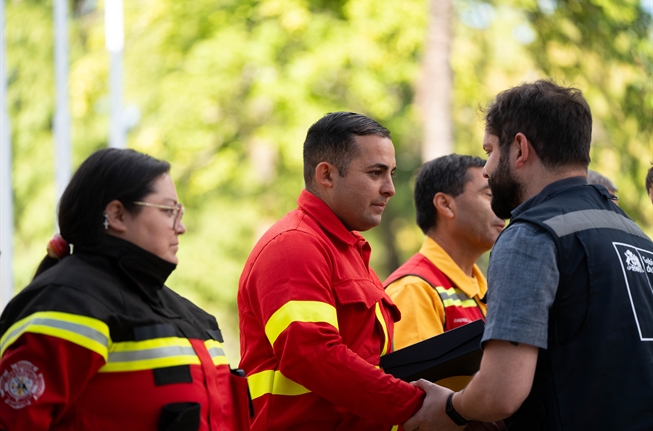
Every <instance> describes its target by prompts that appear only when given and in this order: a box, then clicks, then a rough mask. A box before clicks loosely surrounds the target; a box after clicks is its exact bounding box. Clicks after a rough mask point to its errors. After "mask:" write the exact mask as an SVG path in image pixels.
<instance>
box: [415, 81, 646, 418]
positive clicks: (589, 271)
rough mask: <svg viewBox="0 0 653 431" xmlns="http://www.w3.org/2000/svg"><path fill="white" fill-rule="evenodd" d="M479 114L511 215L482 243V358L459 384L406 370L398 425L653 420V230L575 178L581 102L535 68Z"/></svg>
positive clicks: (586, 131)
mask: <svg viewBox="0 0 653 431" xmlns="http://www.w3.org/2000/svg"><path fill="white" fill-rule="evenodd" d="M485 119H486V128H485V137H484V139H483V148H484V150H485V151H486V153H487V155H488V160H487V163H486V165H485V168H484V171H483V173H484V175H485V176H486V177H487V178H488V181H489V184H490V188H491V190H492V202H491V204H492V209H493V210H494V212H495V213H496V214H497V215H498V216H499V217H501V218H510V224H509V225H508V227H507V228H506V229H505V230H504V231H503V232H502V234H501V235H500V236H499V238H498V239H497V241H496V243H495V245H494V248H493V250H492V255H491V257H490V264H489V268H488V295H487V305H488V310H487V320H486V327H485V332H484V334H483V339H482V343H483V348H484V351H483V358H482V361H481V367H480V370H479V372H478V373H477V374H476V375H475V376H474V377H473V378H472V381H471V382H470V383H469V385H467V387H466V388H465V389H464V390H463V391H461V392H455V393H454V392H452V391H450V390H448V389H445V388H443V387H440V386H437V385H434V384H431V383H429V382H426V381H419V382H417V383H416V384H417V385H418V386H419V387H421V388H423V389H424V390H425V391H426V393H427V398H426V401H425V403H424V405H423V407H422V409H421V410H420V411H419V412H418V413H417V414H416V415H415V416H414V417H413V418H411V419H410V420H409V421H407V422H406V423H405V424H404V428H405V429H406V430H407V431H414V430H415V429H418V428H419V430H420V431H425V430H432V429H433V430H449V429H460V427H461V426H463V425H464V424H465V423H466V422H467V421H468V420H472V419H474V420H479V421H483V422H489V421H495V420H499V419H505V424H506V425H507V426H508V429H509V430H511V431H512V430H551V431H552V430H585V429H587V430H606V431H607V430H617V429H618V430H631V431H635V430H650V429H653V409H652V408H651V406H653V291H652V290H651V285H652V284H653V242H651V240H650V238H648V237H647V236H646V234H645V233H644V232H642V230H641V229H640V228H639V227H638V226H637V224H635V223H634V222H633V221H632V220H631V219H630V218H628V216H627V215H626V214H625V213H624V212H623V211H622V210H621V209H620V208H619V207H618V206H616V205H614V204H613V202H612V195H611V194H610V193H609V192H608V191H607V190H605V189H604V188H602V187H595V186H594V185H590V184H588V183H587V166H588V165H589V162H590V141H591V131H592V116H591V113H590V109H589V106H588V105H587V102H586V101H585V99H584V98H583V96H582V94H581V92H580V91H579V90H577V89H575V88H566V87H561V86H558V85H556V84H555V83H553V82H551V81H547V80H540V81H537V82H534V83H527V84H522V85H520V86H518V87H515V88H511V89H509V90H506V91H504V92H502V93H500V94H499V95H498V96H497V97H496V100H495V101H494V102H493V103H491V104H490V106H489V108H488V109H487V110H486V115H485Z"/></svg>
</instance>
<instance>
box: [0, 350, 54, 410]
mask: <svg viewBox="0 0 653 431" xmlns="http://www.w3.org/2000/svg"><path fill="white" fill-rule="evenodd" d="M43 391H45V382H44V380H43V374H42V373H40V372H39V369H38V367H35V366H34V365H33V364H32V363H31V362H29V361H18V362H16V363H15V364H12V365H11V369H10V370H5V372H4V373H2V376H0V398H2V399H3V400H4V401H5V403H7V404H9V405H10V406H11V407H13V408H15V409H21V408H23V407H25V406H28V405H30V404H32V402H34V401H36V400H37V399H38V398H39V397H40V396H41V395H43Z"/></svg>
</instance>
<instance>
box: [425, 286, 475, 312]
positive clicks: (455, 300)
mask: <svg viewBox="0 0 653 431" xmlns="http://www.w3.org/2000/svg"><path fill="white" fill-rule="evenodd" d="M435 290H437V292H438V293H439V294H440V298H442V302H443V303H444V306H445V307H451V306H454V307H463V308H474V307H477V304H476V301H474V300H473V299H471V298H469V297H468V296H467V295H466V294H465V292H463V291H462V290H460V289H457V288H454V287H450V288H449V289H445V288H444V287H442V286H438V287H436V288H435Z"/></svg>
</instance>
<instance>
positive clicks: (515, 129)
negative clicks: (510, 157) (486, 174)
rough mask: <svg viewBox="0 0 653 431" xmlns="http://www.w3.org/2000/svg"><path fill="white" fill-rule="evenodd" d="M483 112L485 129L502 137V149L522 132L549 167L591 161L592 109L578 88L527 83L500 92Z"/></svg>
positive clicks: (581, 164) (551, 83)
mask: <svg viewBox="0 0 653 431" xmlns="http://www.w3.org/2000/svg"><path fill="white" fill-rule="evenodd" d="M484 112H485V129H486V131H487V132H488V133H491V134H493V135H496V136H498V137H499V147H500V149H501V150H503V149H504V148H506V147H507V146H508V145H510V144H511V143H512V142H513V141H514V139H515V135H517V133H519V132H521V133H523V134H524V135H525V136H526V137H527V138H528V140H529V141H530V142H531V144H532V145H533V148H534V149H535V152H536V153H537V156H538V157H539V158H540V160H541V161H542V164H543V165H544V166H545V167H547V168H549V169H556V168H559V167H565V166H578V167H585V168H587V166H588V165H589V163H590V141H591V139H592V113H591V111H590V108H589V105H588V104H587V101H585V99H584V98H583V94H582V92H581V91H580V90H578V89H576V88H573V87H561V86H559V85H557V84H555V83H554V82H552V81H550V80H539V81H535V82H533V83H525V84H522V85H520V86H518V87H513V88H511V89H508V90H505V91H503V92H501V93H499V94H498V95H497V97H496V99H495V100H494V101H493V102H491V103H490V104H489V105H488V107H487V108H486V109H485V110H484Z"/></svg>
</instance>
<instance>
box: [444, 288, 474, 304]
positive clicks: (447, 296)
mask: <svg viewBox="0 0 653 431" xmlns="http://www.w3.org/2000/svg"><path fill="white" fill-rule="evenodd" d="M442 289H444V288H442ZM451 290H453V293H451V294H450V293H449V292H448V291H447V290H439V289H438V293H439V294H440V298H442V300H443V301H444V300H447V299H452V300H454V301H455V300H456V299H457V300H459V301H467V300H469V299H470V298H469V296H467V295H465V292H463V291H461V292H460V293H457V292H456V291H455V290H454V289H451Z"/></svg>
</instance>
